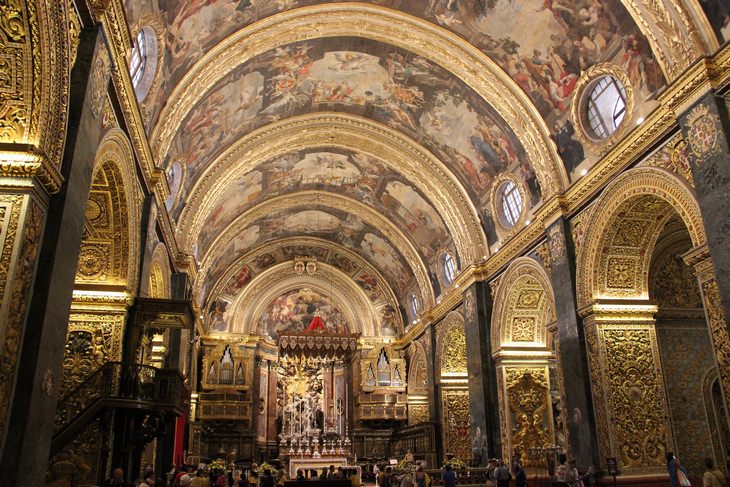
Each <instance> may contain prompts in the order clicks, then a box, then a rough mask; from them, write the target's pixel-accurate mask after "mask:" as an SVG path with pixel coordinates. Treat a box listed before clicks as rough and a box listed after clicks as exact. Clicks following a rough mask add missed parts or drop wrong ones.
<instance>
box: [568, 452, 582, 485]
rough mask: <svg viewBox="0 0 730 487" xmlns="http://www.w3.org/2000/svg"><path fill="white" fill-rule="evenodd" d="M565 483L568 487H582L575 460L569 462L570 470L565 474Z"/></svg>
mask: <svg viewBox="0 0 730 487" xmlns="http://www.w3.org/2000/svg"><path fill="white" fill-rule="evenodd" d="M565 483H566V484H568V487H580V476H579V475H578V469H577V468H576V466H575V458H571V459H570V462H568V470H567V472H566V473H565Z"/></svg>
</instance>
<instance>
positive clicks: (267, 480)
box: [259, 468, 274, 487]
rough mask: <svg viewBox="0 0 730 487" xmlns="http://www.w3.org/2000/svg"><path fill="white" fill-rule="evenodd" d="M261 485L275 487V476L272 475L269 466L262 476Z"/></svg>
mask: <svg viewBox="0 0 730 487" xmlns="http://www.w3.org/2000/svg"><path fill="white" fill-rule="evenodd" d="M259 485H260V486H261V487H274V477H272V476H271V470H269V469H268V468H267V469H265V470H264V474H263V475H262V476H261V479H260V484H259Z"/></svg>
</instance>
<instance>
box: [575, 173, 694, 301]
mask: <svg viewBox="0 0 730 487" xmlns="http://www.w3.org/2000/svg"><path fill="white" fill-rule="evenodd" d="M675 212H676V214H678V215H679V217H680V218H681V219H682V221H683V222H684V224H685V226H686V227H687V231H688V232H689V235H690V238H691V239H692V245H693V247H695V248H697V247H700V246H702V245H703V244H704V243H705V242H706V241H707V237H706V235H705V229H704V226H703V224H702V216H701V214H700V209H699V206H698V204H697V200H696V199H695V196H694V194H693V192H692V190H691V189H690V188H689V186H687V184H686V183H685V182H684V181H682V180H680V179H679V178H678V177H677V176H675V175H674V174H672V173H670V172H668V171H666V170H664V169H659V168H652V167H641V168H636V169H631V170H629V171H626V172H625V173H623V174H622V175H620V176H619V177H618V178H616V179H615V180H614V181H613V182H612V183H611V184H609V185H608V186H606V189H605V190H604V192H603V194H602V196H601V198H600V199H599V201H598V202H597V203H596V205H595V207H594V209H593V211H592V220H593V224H592V225H590V226H589V227H588V230H587V232H586V235H585V239H584V242H585V244H584V245H583V248H582V249H581V250H580V252H579V254H578V271H577V285H578V306H579V308H582V307H584V306H586V305H588V304H590V303H591V302H592V301H593V300H594V299H596V298H600V297H632V298H639V299H647V298H648V279H649V277H648V276H649V267H650V264H651V256H652V252H651V249H652V248H653V246H654V243H655V241H656V239H657V238H658V236H659V233H660V232H661V230H662V228H663V227H664V224H666V222H667V221H668V220H669V219H670V218H671V217H672V216H673V214H674V213H675ZM609 270H610V272H609Z"/></svg>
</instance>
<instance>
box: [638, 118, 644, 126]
mask: <svg viewBox="0 0 730 487" xmlns="http://www.w3.org/2000/svg"><path fill="white" fill-rule="evenodd" d="M642 123H644V117H639V118H637V119H636V125H641V124H642Z"/></svg>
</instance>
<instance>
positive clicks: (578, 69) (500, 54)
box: [126, 0, 668, 338]
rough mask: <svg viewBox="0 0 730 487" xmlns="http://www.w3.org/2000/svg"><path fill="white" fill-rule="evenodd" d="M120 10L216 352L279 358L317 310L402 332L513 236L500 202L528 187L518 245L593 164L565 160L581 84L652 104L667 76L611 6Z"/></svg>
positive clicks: (278, 0)
mask: <svg viewBox="0 0 730 487" xmlns="http://www.w3.org/2000/svg"><path fill="white" fill-rule="evenodd" d="M126 9H127V11H126V15H127V20H128V23H129V26H130V31H131V32H132V33H136V32H138V31H139V30H140V28H142V27H149V28H151V29H152V30H154V32H155V34H156V44H157V46H156V47H157V49H156V53H155V54H156V58H157V59H156V62H157V66H156V72H155V73H154V76H153V79H152V80H151V83H150V87H149V92H148V93H147V94H146V95H145V96H144V98H143V99H141V100H140V106H141V108H142V112H143V118H144V120H145V124H146V130H147V133H148V137H149V139H150V142H151V145H152V149H153V153H154V155H155V157H156V159H157V161H158V162H159V163H160V164H161V165H162V166H163V168H164V170H165V174H166V177H167V183H168V187H169V197H168V198H167V210H168V211H169V213H170V215H171V217H172V219H173V221H174V223H175V225H176V232H177V235H176V236H177V240H178V244H179V246H180V247H181V248H182V250H183V251H184V252H185V253H187V254H189V255H191V256H193V257H194V259H195V262H196V264H197V266H198V270H199V272H198V275H197V277H196V281H195V283H194V290H195V296H196V301H197V304H198V305H199V306H201V308H202V309H204V311H205V312H204V313H203V314H204V321H205V326H206V327H207V329H208V331H209V332H210V333H261V334H268V335H269V336H271V337H272V338H274V337H275V335H276V334H277V333H278V332H280V331H281V330H286V329H288V328H287V327H289V328H292V329H299V328H301V327H302V326H304V325H305V324H306V321H307V319H308V317H309V316H310V315H311V314H312V313H313V312H314V310H316V309H319V310H320V313H322V310H325V311H324V313H325V314H327V316H328V320H329V321H328V322H327V324H328V326H332V327H335V328H337V327H340V329H343V328H342V327H343V326H344V327H345V328H348V325H349V328H348V329H347V331H355V332H360V333H363V334H365V335H385V336H394V335H397V334H399V333H401V332H402V331H403V329H404V327H405V326H407V325H408V323H409V322H411V321H412V320H414V319H417V313H416V314H415V315H414V313H412V312H411V310H410V309H409V303H411V302H413V301H414V300H415V302H416V303H417V308H418V310H420V311H422V310H424V309H428V308H430V307H431V306H433V305H434V304H435V303H436V302H437V300H438V299H439V296H440V295H442V294H443V293H444V292H447V291H449V284H450V283H449V282H448V279H445V276H444V269H443V267H444V255H446V254H448V255H450V256H451V257H452V258H453V259H454V262H455V267H456V270H457V273H458V272H459V271H460V270H463V269H465V268H466V267H468V266H469V265H471V264H474V263H477V262H481V261H483V260H484V259H486V258H487V257H488V256H489V255H490V254H491V253H492V252H493V251H494V250H495V249H496V248H498V247H499V246H500V245H501V244H502V243H503V242H504V240H506V239H508V238H510V237H511V236H512V235H514V233H515V231H517V230H519V228H513V229H507V228H503V226H502V225H500V223H499V221H498V217H497V216H496V215H495V203H494V202H495V191H496V188H497V187H498V186H499V185H501V184H502V183H503V182H504V181H507V180H513V181H518V182H519V183H521V187H523V188H524V205H525V207H526V210H525V212H526V214H527V218H526V219H523V220H521V221H520V222H519V224H518V226H521V225H525V224H527V223H529V215H532V214H533V213H534V212H535V211H536V210H537V209H538V208H539V207H540V206H541V205H542V204H544V202H545V201H546V200H547V199H548V198H550V197H551V196H553V195H555V194H559V193H561V192H562V191H564V190H565V189H566V188H567V187H568V186H569V185H570V184H571V183H572V182H573V181H575V180H577V179H578V178H579V177H580V175H581V174H582V173H583V172H584V170H589V169H590V167H591V165H592V164H593V163H594V162H595V161H596V160H597V156H596V155H592V154H591V153H590V150H589V148H585V150H577V149H575V148H576V147H577V146H576V144H572V145H571V144H569V146H570V147H571V148H572V150H569V151H566V150H564V146H565V144H561V140H562V141H563V142H565V140H566V139H565V138H566V137H567V138H568V139H570V138H571V134H572V132H571V131H572V130H573V127H572V125H571V116H570V106H571V101H572V98H573V94H574V88H575V85H576V83H578V81H579V78H580V76H581V74H582V73H584V72H585V71H586V70H587V69H589V68H590V67H591V66H594V65H596V64H599V63H613V64H615V65H617V66H619V67H621V68H623V69H624V71H625V72H626V74H627V75H628V77H629V80H630V82H631V85H632V87H633V92H634V94H635V95H634V96H635V98H636V102H637V103H638V104H639V105H641V104H648V105H650V104H651V103H652V100H654V98H655V97H656V95H657V93H658V92H659V91H660V90H661V89H662V88H663V87H664V86H665V85H666V79H667V77H668V73H667V71H668V70H667V69H666V67H665V66H664V64H663V63H666V56H659V55H657V54H656V53H654V52H653V51H652V46H653V45H655V44H656V43H653V40H652V39H648V38H647V37H645V36H644V33H643V32H644V31H643V30H642V26H639V25H637V23H636V22H635V21H634V16H632V12H630V11H629V10H627V8H626V7H624V5H623V3H622V2H621V1H620V0H552V1H544V0H518V1H516V0H374V1H371V2H358V3H354V2H332V1H314V0H128V1H127V2H126ZM528 24H529V28H525V27H526V25H528ZM148 31H149V30H148ZM561 138H562V139H561ZM572 140H574V141H576V143H577V140H576V139H575V138H573V139H572ZM556 142H557V143H556ZM578 145H580V144H578ZM297 257H307V258H310V260H314V261H316V262H317V265H318V270H317V272H316V273H315V274H314V275H315V276H318V277H317V278H316V279H315V278H314V277H313V276H309V275H308V274H307V273H306V272H305V273H303V274H302V275H297V274H296V273H295V272H294V270H293V260H294V259H295V258H297ZM287 262H289V263H290V264H292V265H289V264H287ZM308 279H309V280H308ZM275 282H286V283H287V285H286V286H278V287H276V286H274V284H273V283H275ZM267 283H268V284H267ZM274 287H276V289H277V291H276V292H273V291H272V289H273V288H274ZM272 292H273V294H272ZM244 298H245V300H249V302H250V303H252V305H253V303H255V305H256V306H257V307H258V308H256V309H258V311H257V312H253V311H251V310H249V309H248V308H247V306H248V305H247V304H246V303H242V302H241V300H243V299H244ZM261 300H264V301H266V302H259V301H261ZM357 303H359V304H358V306H360V308H359V309H354V308H353V306H355V304H357ZM259 308H260V309H259ZM251 309H253V308H251ZM358 314H359V315H358ZM353 317H356V318H353ZM365 317H367V320H369V322H368V323H365V321H367V320H366V319H365ZM246 320H255V321H256V322H255V323H254V322H252V323H249V322H246ZM353 320H354V321H356V322H357V323H354V324H353V323H350V322H351V321H353ZM272 323H273V324H272ZM276 323H278V325H277V324H276Z"/></svg>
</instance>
